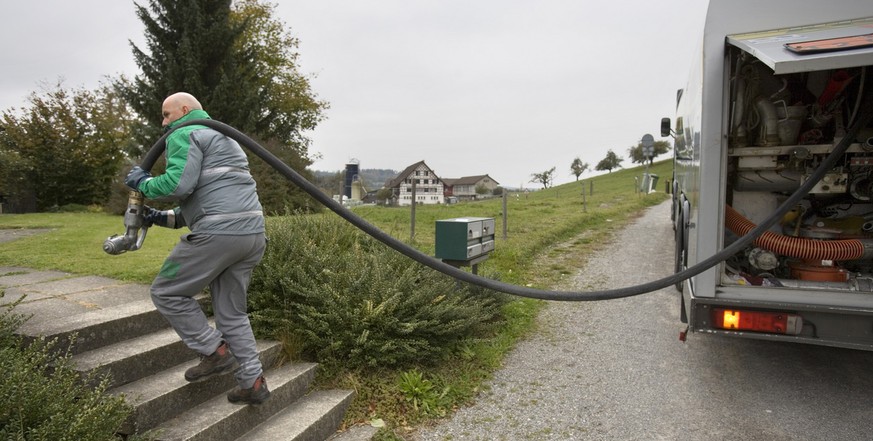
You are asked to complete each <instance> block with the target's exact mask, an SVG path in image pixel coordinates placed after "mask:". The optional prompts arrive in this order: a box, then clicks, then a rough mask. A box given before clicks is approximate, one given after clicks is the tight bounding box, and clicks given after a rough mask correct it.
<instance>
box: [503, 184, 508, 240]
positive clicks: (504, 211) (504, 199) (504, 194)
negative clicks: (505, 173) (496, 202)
mask: <svg viewBox="0 0 873 441" xmlns="http://www.w3.org/2000/svg"><path fill="white" fill-rule="evenodd" d="M507 193H508V192H507V191H506V189H504V190H503V240H506V222H507V215H506V198H507V197H508V196H507Z"/></svg>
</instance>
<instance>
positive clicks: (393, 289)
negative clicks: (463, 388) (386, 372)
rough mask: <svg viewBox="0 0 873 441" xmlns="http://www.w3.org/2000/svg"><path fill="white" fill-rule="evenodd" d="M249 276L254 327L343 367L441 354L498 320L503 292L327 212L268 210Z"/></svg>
mask: <svg viewBox="0 0 873 441" xmlns="http://www.w3.org/2000/svg"><path fill="white" fill-rule="evenodd" d="M267 236H268V237H269V242H268V245H267V252H266V254H265V256H264V259H263V260H262V261H261V264H260V265H259V266H258V267H257V269H256V270H255V272H254V275H253V276H252V283H251V286H250V289H249V306H250V311H251V316H252V322H253V325H254V327H255V328H256V329H257V330H258V331H259V333H261V334H267V336H269V337H277V336H286V337H287V336H289V335H293V336H298V337H299V339H300V340H302V341H303V346H304V347H303V348H302V349H303V351H304V353H307V354H311V355H312V356H314V357H315V360H316V361H319V362H321V363H324V364H328V365H331V364H333V365H337V364H340V365H342V366H343V367H346V368H363V367H377V366H378V367H382V368H395V367H402V366H407V365H411V364H413V363H427V362H428V361H429V360H435V359H438V358H440V357H445V356H448V355H450V354H451V353H452V350H453V349H454V348H457V347H459V346H460V345H458V343H460V342H467V341H470V340H471V339H476V338H477V337H482V336H484V335H485V333H488V332H490V331H491V329H492V327H493V326H495V325H496V324H497V323H499V321H500V320H501V318H502V317H501V312H500V311H501V308H500V307H501V305H503V304H504V303H506V301H507V300H508V299H507V296H505V295H502V294H499V293H495V292H490V291H486V290H481V289H479V288H477V287H467V286H464V285H461V284H459V283H457V282H456V281H455V280H453V279H451V278H449V277H447V276H445V275H442V274H440V273H438V272H436V271H433V270H431V269H429V268H427V267H425V266H423V265H420V264H418V263H415V262H413V261H411V260H409V259H408V258H407V257H405V256H403V255H401V254H399V253H397V252H396V251H394V250H392V249H390V248H388V247H386V246H385V245H383V244H381V243H379V242H378V241H376V240H375V239H372V238H371V237H369V236H367V235H365V234H364V233H361V232H360V231H358V230H357V229H355V228H354V227H353V226H351V225H350V224H348V223H346V222H345V221H344V220H342V219H340V218H338V217H336V216H333V215H331V214H315V215H298V216H282V217H271V218H270V220H269V223H268V227H267Z"/></svg>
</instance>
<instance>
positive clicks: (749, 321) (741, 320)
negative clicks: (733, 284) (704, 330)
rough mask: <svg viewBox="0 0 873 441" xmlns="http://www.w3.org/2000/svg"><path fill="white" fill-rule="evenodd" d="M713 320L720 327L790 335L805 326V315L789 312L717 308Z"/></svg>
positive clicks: (798, 331) (798, 332) (797, 332)
mask: <svg viewBox="0 0 873 441" xmlns="http://www.w3.org/2000/svg"><path fill="white" fill-rule="evenodd" d="M712 322H713V325H714V326H715V327H716V328H720V329H729V330H735V331H754V332H772V333H776V334H788V335H798V334H800V331H801V329H802V328H803V317H801V316H799V315H797V314H789V313H787V312H765V311H748V310H738V309H724V308H715V309H713V310H712Z"/></svg>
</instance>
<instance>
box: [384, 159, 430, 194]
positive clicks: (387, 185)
mask: <svg viewBox="0 0 873 441" xmlns="http://www.w3.org/2000/svg"><path fill="white" fill-rule="evenodd" d="M420 165H424V166H425V167H427V169H428V170H430V171H431V172H432V173H433V169H432V168H430V167H428V166H427V164H425V163H424V161H418V162H416V163H415V164H412V165H410V166H409V167H406V168H405V169H403V171H402V172H400V173H398V174H397V176H395V177H394V179H391V180H390V181H388V182H386V183H385V188H394V187H398V186H400V183H401V182H403V180H404V179H406V178H407V177H408V176H409V175H411V174H412V172H414V171H415V170H416V169H417V168H418V167H419V166H420ZM434 176H436V173H434ZM436 177H437V179H439V176H436Z"/></svg>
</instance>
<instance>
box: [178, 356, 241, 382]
mask: <svg viewBox="0 0 873 441" xmlns="http://www.w3.org/2000/svg"><path fill="white" fill-rule="evenodd" d="M234 365H236V361H235V360H231V361H230V363H229V364H227V365H226V366H222V367H220V368H217V369H215V370H214V371H212V372H210V373H208V374H204V375H200V376H197V377H189V376H188V373H187V372H185V380H187V381H188V382H189V383H197V382H199V381H203V380H206V379H209V378H212V377H214V376H216V375H223V374H226V373H229V372H232V371H233V369H234Z"/></svg>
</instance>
